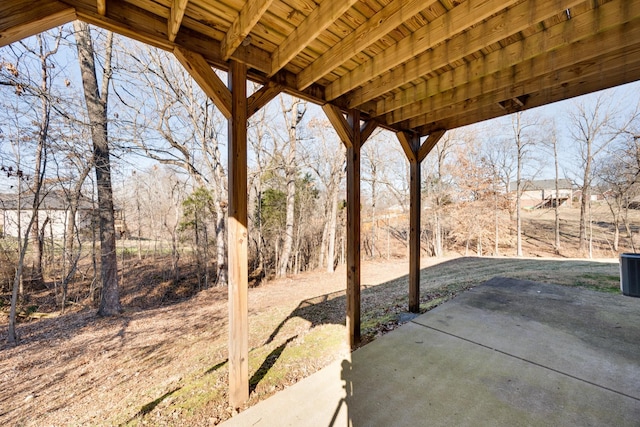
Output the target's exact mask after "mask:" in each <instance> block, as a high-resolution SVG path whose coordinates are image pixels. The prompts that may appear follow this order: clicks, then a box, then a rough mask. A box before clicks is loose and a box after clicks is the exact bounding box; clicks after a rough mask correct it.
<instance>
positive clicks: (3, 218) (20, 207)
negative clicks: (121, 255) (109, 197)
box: [0, 193, 127, 239]
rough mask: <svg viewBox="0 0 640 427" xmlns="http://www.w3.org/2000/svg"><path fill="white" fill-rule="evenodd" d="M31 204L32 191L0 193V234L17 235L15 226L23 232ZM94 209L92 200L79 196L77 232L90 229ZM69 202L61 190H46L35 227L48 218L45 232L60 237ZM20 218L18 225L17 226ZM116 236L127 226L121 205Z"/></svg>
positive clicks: (116, 216)
mask: <svg viewBox="0 0 640 427" xmlns="http://www.w3.org/2000/svg"><path fill="white" fill-rule="evenodd" d="M32 207H33V195H32V194H23V195H21V196H20V197H18V195H17V194H6V193H4V194H2V193H0V237H4V236H12V237H18V230H19V229H20V231H21V233H24V230H26V228H27V226H28V225H29V222H30V221H31V211H32ZM95 212H96V209H95V208H94V206H93V203H92V202H91V201H90V200H88V199H86V198H81V199H80V201H79V204H78V210H77V212H76V227H77V228H78V230H80V232H81V233H82V232H83V231H90V230H91V224H92V219H93V218H94V213H95ZM69 215H70V212H69V202H68V201H67V200H66V198H65V197H64V195H63V194H60V193H48V194H46V195H45V196H44V198H43V199H42V202H41V204H40V214H39V216H38V222H39V224H38V227H39V228H42V226H43V225H44V224H45V221H46V222H47V224H46V228H45V236H47V237H49V238H54V239H62V238H63V237H64V235H65V231H66V227H67V224H68V222H69V221H68V220H69ZM18 218H20V227H18ZM115 218H116V221H115V222H116V237H121V236H123V235H125V234H127V227H126V223H125V221H124V218H123V215H122V212H121V210H120V209H117V208H116V210H115Z"/></svg>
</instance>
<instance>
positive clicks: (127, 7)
mask: <svg viewBox="0 0 640 427" xmlns="http://www.w3.org/2000/svg"><path fill="white" fill-rule="evenodd" d="M74 4H75V3H74ZM81 6H84V3H77V6H76V13H77V15H78V19H81V20H83V21H85V22H87V23H89V24H92V25H96V26H99V27H101V28H104V29H106V30H110V31H113V32H115V33H118V34H122V35H124V36H126V37H129V38H132V39H134V40H138V41H141V42H143V43H147V44H149V45H151V46H155V47H157V48H160V49H164V50H167V51H171V52H172V51H173V50H174V48H175V47H176V46H179V47H182V48H183V49H185V50H189V51H191V52H194V53H198V54H200V55H202V57H204V58H205V59H206V61H207V62H208V63H209V64H210V65H213V66H215V67H217V68H220V69H223V70H226V69H227V68H228V63H227V62H226V61H224V60H222V57H221V56H220V42H219V41H217V40H215V39H213V38H211V37H208V36H207V35H204V34H200V33H197V32H195V31H193V30H191V29H190V28H186V27H182V28H181V29H180V31H179V32H178V35H177V36H176V39H175V41H174V42H171V41H170V40H169V35H168V28H167V19H166V18H162V17H161V16H157V15H154V14H152V13H150V12H148V11H146V10H143V9H140V8H139V7H136V6H135V5H133V4H131V3H128V2H124V1H113V0H112V1H110V2H109V16H106V17H105V16H101V15H98V14H97V13H96V12H95V10H91V9H90V8H86V7H81ZM232 59H234V60H236V61H238V62H242V63H244V64H247V66H248V67H250V68H251V69H252V72H253V74H252V75H253V76H256V77H259V78H260V79H261V81H263V82H266V80H267V79H266V78H265V77H264V73H267V72H269V71H270V70H271V55H270V54H269V53H268V52H266V51H264V50H262V49H259V48H257V47H255V46H241V47H240V48H238V49H237V50H236V52H235V53H234V54H233V57H232ZM289 86H291V87H295V86H294V85H289Z"/></svg>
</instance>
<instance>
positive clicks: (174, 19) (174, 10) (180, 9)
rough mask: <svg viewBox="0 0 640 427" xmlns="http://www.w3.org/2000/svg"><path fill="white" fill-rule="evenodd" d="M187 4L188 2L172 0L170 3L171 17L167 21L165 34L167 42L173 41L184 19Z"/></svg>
mask: <svg viewBox="0 0 640 427" xmlns="http://www.w3.org/2000/svg"><path fill="white" fill-rule="evenodd" d="M187 3H189V0H173V2H172V3H171V15H170V16H169V20H168V21H167V25H168V28H167V33H168V35H169V41H172V42H173V41H175V40H176V36H177V35H178V31H180V26H181V25H182V18H184V12H185V10H187Z"/></svg>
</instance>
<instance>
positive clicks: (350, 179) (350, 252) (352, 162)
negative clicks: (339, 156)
mask: <svg viewBox="0 0 640 427" xmlns="http://www.w3.org/2000/svg"><path fill="white" fill-rule="evenodd" d="M322 109H323V110H324V112H325V114H326V115H327V117H328V118H329V121H330V122H331V124H332V125H333V127H334V129H335V130H336V132H337V133H338V136H339V137H340V139H341V140H342V142H343V143H344V145H345V146H346V148H347V333H348V334H349V337H348V338H349V345H350V346H351V348H352V349H354V348H356V347H357V346H358V344H360V149H361V148H362V145H363V144H364V142H365V141H366V140H367V138H368V137H369V136H370V135H371V134H372V133H373V131H374V130H375V128H376V123H375V121H368V122H366V123H365V124H364V126H362V127H361V126H360V112H359V111H357V110H350V111H349V112H348V114H347V119H345V118H344V116H343V115H342V112H341V111H340V110H339V109H338V108H337V107H334V106H333V105H330V104H327V105H325V106H323V107H322Z"/></svg>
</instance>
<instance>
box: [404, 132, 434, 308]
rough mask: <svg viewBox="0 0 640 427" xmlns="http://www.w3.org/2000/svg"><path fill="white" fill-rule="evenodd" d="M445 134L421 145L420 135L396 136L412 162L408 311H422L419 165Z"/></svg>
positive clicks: (410, 167)
mask: <svg viewBox="0 0 640 427" xmlns="http://www.w3.org/2000/svg"><path fill="white" fill-rule="evenodd" d="M444 133H445V131H444V130H439V131H436V132H433V133H431V134H430V135H429V137H428V138H427V140H426V141H425V142H424V143H423V144H422V146H420V136H419V135H418V134H415V133H410V132H398V133H397V134H396V135H397V137H398V140H399V141H400V145H402V148H403V150H404V152H405V154H406V155H407V159H408V160H409V169H410V171H409V173H410V182H409V197H410V204H409V311H410V312H412V313H419V312H420V213H421V208H420V202H421V196H422V190H421V185H422V182H421V177H420V164H421V163H422V161H423V160H424V158H425V157H426V156H427V154H429V151H431V150H432V149H433V147H435V145H436V144H437V143H438V141H439V140H440V138H442V137H443V136H444Z"/></svg>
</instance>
